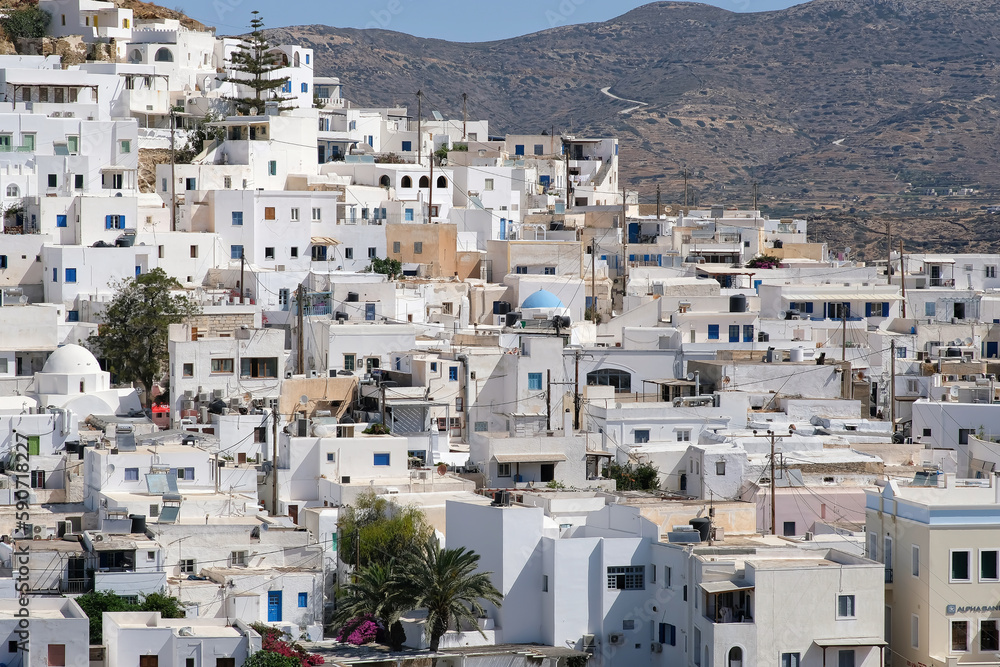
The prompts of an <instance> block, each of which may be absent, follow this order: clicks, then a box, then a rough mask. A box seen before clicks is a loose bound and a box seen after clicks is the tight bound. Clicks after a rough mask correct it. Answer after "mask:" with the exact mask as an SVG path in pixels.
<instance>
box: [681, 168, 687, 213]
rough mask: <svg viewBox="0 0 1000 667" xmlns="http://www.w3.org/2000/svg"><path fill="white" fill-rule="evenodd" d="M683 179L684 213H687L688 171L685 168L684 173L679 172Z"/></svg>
mask: <svg viewBox="0 0 1000 667" xmlns="http://www.w3.org/2000/svg"><path fill="white" fill-rule="evenodd" d="M681 175H682V176H683V177H684V212H685V213H687V208H688V170H687V168H686V167H685V168H684V171H682V172H681Z"/></svg>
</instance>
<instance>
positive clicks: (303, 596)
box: [299, 593, 309, 609]
mask: <svg viewBox="0 0 1000 667" xmlns="http://www.w3.org/2000/svg"><path fill="white" fill-rule="evenodd" d="M308 606H309V594H308V593H299V608H300V609H301V608H303V607H308Z"/></svg>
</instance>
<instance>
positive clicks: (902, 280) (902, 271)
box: [899, 238, 906, 320]
mask: <svg viewBox="0 0 1000 667" xmlns="http://www.w3.org/2000/svg"><path fill="white" fill-rule="evenodd" d="M905 261H906V260H904V259H903V239H902V238H900V239H899V286H900V288H901V289H902V290H903V319H904V320H905V319H906V264H905Z"/></svg>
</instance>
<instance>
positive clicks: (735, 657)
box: [729, 646, 743, 667]
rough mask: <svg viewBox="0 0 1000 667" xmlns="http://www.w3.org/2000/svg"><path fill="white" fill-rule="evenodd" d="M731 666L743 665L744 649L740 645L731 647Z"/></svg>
mask: <svg viewBox="0 0 1000 667" xmlns="http://www.w3.org/2000/svg"><path fill="white" fill-rule="evenodd" d="M729 667H743V649H741V648H740V647H739V646H734V647H733V648H731V649H729Z"/></svg>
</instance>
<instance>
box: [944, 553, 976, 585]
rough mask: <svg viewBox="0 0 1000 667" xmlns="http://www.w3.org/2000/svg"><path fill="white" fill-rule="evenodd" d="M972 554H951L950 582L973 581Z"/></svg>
mask: <svg viewBox="0 0 1000 667" xmlns="http://www.w3.org/2000/svg"><path fill="white" fill-rule="evenodd" d="M970 556H971V555H970V552H969V551H952V552H951V577H950V579H949V581H952V582H955V581H959V582H961V581H971V580H972V572H971V570H972V568H971V567H970V563H969V561H970Z"/></svg>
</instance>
